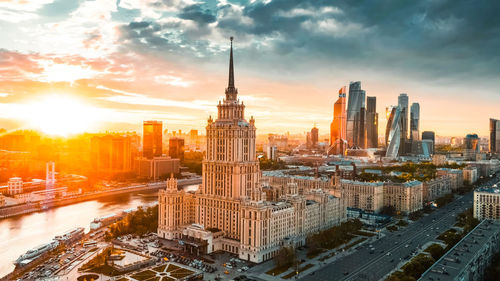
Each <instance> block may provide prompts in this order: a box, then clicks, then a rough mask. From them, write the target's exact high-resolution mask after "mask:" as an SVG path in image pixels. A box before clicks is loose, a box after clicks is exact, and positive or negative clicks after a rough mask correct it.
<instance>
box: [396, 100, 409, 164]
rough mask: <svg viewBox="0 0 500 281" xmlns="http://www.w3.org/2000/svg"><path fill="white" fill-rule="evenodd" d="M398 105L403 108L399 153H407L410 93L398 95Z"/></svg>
mask: <svg viewBox="0 0 500 281" xmlns="http://www.w3.org/2000/svg"><path fill="white" fill-rule="evenodd" d="M398 106H399V108H400V109H401V145H400V146H399V154H400V155H402V154H405V153H406V152H407V151H406V146H407V140H408V110H409V108H408V95H407V94H405V93H402V94H400V95H399V97H398Z"/></svg>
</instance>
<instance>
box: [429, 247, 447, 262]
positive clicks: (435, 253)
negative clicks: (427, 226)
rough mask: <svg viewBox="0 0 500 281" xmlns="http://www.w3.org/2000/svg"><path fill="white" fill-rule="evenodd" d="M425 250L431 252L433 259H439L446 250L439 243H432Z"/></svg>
mask: <svg viewBox="0 0 500 281" xmlns="http://www.w3.org/2000/svg"><path fill="white" fill-rule="evenodd" d="M425 252H427V253H429V254H431V256H432V258H433V259H435V260H438V259H439V258H440V257H441V256H442V255H444V253H445V250H444V248H443V247H441V245H439V244H432V245H430V246H429V247H427V249H425Z"/></svg>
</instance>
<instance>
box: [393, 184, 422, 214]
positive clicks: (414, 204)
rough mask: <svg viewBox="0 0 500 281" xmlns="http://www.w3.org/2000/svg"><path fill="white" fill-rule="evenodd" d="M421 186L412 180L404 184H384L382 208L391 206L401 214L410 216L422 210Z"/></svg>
mask: <svg viewBox="0 0 500 281" xmlns="http://www.w3.org/2000/svg"><path fill="white" fill-rule="evenodd" d="M422 190H423V185H422V182H420V181H417V180H414V181H409V182H405V183H393V182H387V183H384V195H383V196H384V206H392V207H393V208H394V210H395V211H396V212H398V213H402V214H410V213H413V212H416V211H418V210H421V209H422V206H423V198H422V194H423V193H422Z"/></svg>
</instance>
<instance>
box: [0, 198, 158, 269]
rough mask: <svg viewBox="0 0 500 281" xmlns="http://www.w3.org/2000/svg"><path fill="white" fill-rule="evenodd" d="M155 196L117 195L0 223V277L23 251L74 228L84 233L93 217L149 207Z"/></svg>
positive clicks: (12, 267)
mask: <svg viewBox="0 0 500 281" xmlns="http://www.w3.org/2000/svg"><path fill="white" fill-rule="evenodd" d="M157 194H158V193H157V192H156V191H150V192H145V191H141V192H137V193H131V194H120V195H117V196H113V197H103V198H99V199H97V200H93V201H87V202H82V203H77V204H74V205H69V206H63V207H58V208H54V209H49V210H46V211H44V212H39V213H32V214H27V215H23V216H18V217H13V218H8V219H3V220H0V277H1V276H4V275H5V274H7V273H9V272H10V271H12V270H13V269H14V265H13V264H12V261H14V260H15V259H17V257H19V255H21V254H23V253H24V252H26V251H27V250H29V249H31V248H33V247H36V246H38V245H40V244H44V243H47V242H49V241H50V240H51V239H52V238H54V236H56V235H58V234H62V233H64V232H66V231H68V230H70V229H72V228H74V227H77V226H81V227H85V230H86V231H88V230H89V224H90V222H91V221H92V220H93V219H94V218H96V217H100V216H104V215H108V214H111V213H116V214H118V213H120V212H121V211H123V210H125V209H129V208H134V207H137V206H140V205H144V204H150V203H152V202H155V201H157V199H158V197H157Z"/></svg>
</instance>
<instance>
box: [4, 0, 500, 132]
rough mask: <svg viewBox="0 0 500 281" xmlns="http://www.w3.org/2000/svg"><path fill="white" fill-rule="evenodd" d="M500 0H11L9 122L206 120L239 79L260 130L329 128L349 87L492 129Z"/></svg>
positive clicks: (62, 125)
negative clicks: (231, 77) (341, 92)
mask: <svg viewBox="0 0 500 281" xmlns="http://www.w3.org/2000/svg"><path fill="white" fill-rule="evenodd" d="M498 10H500V2H499V1H494V0H490V1H488V0H474V1H473V0H467V1H466V0H422V1H400V0H393V1H389V0H385V1H384V0H381V1H373V0H364V1H363V0H360V1H352V0H351V1H350V0H340V1H326V0H325V1H322V0H310V1H299V0H266V1H261V0H253V1H252V0H249V1H244V0H234V1H229V0H220V1H195V0H156V1H146V0H117V1H112V0H95V1H85V0H72V1H67V0H37V1H29V0H0V34H1V36H0V128H5V129H8V130H15V129H42V130H44V131H45V132H48V133H61V132H63V133H77V132H79V131H82V130H85V131H105V130H112V131H126V130H136V131H138V132H140V131H141V124H142V121H143V120H162V121H163V122H164V129H168V130H178V129H182V130H189V129H198V130H200V131H204V127H205V126H206V120H207V119H208V117H209V116H210V115H212V116H213V115H215V114H216V104H217V103H218V100H220V99H222V98H223V96H224V89H225V87H226V86H227V76H228V74H227V72H228V58H229V37H230V36H234V38H235V39H234V63H235V84H236V87H237V88H238V91H239V98H240V100H242V101H243V102H244V103H245V105H246V115H247V118H250V116H254V118H255V119H256V126H257V128H258V133H261V134H263V133H271V132H274V133H285V132H290V133H302V132H305V131H308V130H310V129H311V128H312V127H313V126H314V124H317V126H318V128H319V130H320V134H325V133H328V131H329V124H330V122H331V120H332V116H333V104H334V102H335V101H336V99H337V96H338V94H337V93H338V89H339V88H341V87H342V86H346V85H349V82H350V81H361V82H362V88H363V89H364V90H366V93H367V96H376V97H377V111H378V112H379V118H380V127H379V134H382V133H383V132H384V130H385V123H386V118H385V108H386V107H387V106H390V105H395V104H397V97H398V95H399V94H400V93H407V94H408V96H409V99H410V105H411V103H413V102H418V103H420V110H421V113H420V114H421V120H420V121H421V122H420V130H421V131H423V130H433V131H436V133H437V134H438V135H444V136H465V134H467V133H478V134H479V135H482V136H486V135H487V134H488V119H489V118H499V117H500V93H499V91H498V88H499V87H498V86H499V84H500V80H499V77H500V56H499V55H498V50H500V17H498V15H497V11H498Z"/></svg>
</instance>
